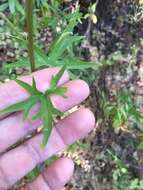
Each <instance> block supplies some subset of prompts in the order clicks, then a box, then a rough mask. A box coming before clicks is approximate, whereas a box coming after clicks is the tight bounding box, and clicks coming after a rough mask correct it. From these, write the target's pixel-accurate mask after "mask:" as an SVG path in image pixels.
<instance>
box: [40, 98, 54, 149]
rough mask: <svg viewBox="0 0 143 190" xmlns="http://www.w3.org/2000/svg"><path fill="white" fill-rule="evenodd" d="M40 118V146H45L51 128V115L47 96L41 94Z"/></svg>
mask: <svg viewBox="0 0 143 190" xmlns="http://www.w3.org/2000/svg"><path fill="white" fill-rule="evenodd" d="M41 106H42V120H43V141H42V147H45V146H46V144H47V142H48V139H49V137H50V134H51V132H52V128H53V116H52V110H51V106H50V101H49V98H48V99H47V97H46V96H43V98H42V99H41Z"/></svg>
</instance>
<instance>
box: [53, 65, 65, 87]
mask: <svg viewBox="0 0 143 190" xmlns="http://www.w3.org/2000/svg"><path fill="white" fill-rule="evenodd" d="M66 68H67V65H66V64H64V65H63V67H62V68H61V69H60V71H59V72H58V73H57V74H56V75H55V76H53V77H52V80H51V87H55V86H56V85H57V84H58V82H59V80H60V79H61V77H62V76H63V74H64V72H65V70H66Z"/></svg>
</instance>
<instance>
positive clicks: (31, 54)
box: [26, 0, 35, 72]
mask: <svg viewBox="0 0 143 190" xmlns="http://www.w3.org/2000/svg"><path fill="white" fill-rule="evenodd" d="M26 6H27V30H28V54H29V61H30V66H31V72H34V71H35V58H34V43H33V41H34V40H33V0H26Z"/></svg>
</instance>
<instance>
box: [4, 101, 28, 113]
mask: <svg viewBox="0 0 143 190" xmlns="http://www.w3.org/2000/svg"><path fill="white" fill-rule="evenodd" d="M27 102H28V100H24V101H22V102H19V103H16V104H14V105H11V106H9V107H7V108H5V109H3V110H2V111H0V113H1V114H6V113H13V112H17V111H22V110H24V108H25V104H26V103H27Z"/></svg>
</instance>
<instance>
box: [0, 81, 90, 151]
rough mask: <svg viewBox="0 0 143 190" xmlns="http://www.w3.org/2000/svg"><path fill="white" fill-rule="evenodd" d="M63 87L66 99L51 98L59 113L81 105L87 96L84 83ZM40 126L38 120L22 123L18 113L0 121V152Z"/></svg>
mask: <svg viewBox="0 0 143 190" xmlns="http://www.w3.org/2000/svg"><path fill="white" fill-rule="evenodd" d="M65 86H66V87H67V88H68V91H67V94H66V95H67V97H68V98H66V99H65V98H62V97H60V96H53V97H52V101H53V104H54V105H55V107H57V108H58V109H60V110H61V111H66V110H68V109H70V108H71V107H73V106H75V105H77V104H79V103H81V102H82V101H83V100H84V99H86V98H87V96H88V95H89V87H88V85H87V84H86V83H85V82H84V81H81V80H75V81H69V82H68V83H66V84H65ZM75 89H76V90H75ZM41 124H42V123H41V121H40V120H36V121H32V119H28V120H27V121H24V122H23V121H22V113H20V112H18V113H16V114H12V115H10V116H9V117H7V118H4V119H3V120H1V121H0V133H1V134H3V135H0V152H3V151H4V150H6V149H7V148H8V147H9V146H11V145H13V144H14V143H16V142H17V141H18V140H20V139H21V138H23V137H24V136H26V135H27V134H29V133H31V132H32V131H34V130H35V129H36V128H37V127H39V126H40V125H41Z"/></svg>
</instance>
